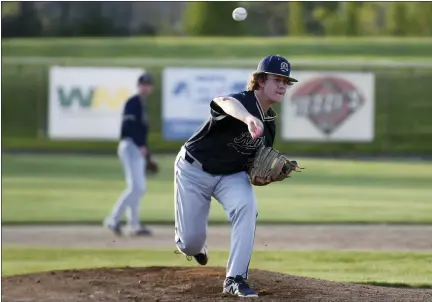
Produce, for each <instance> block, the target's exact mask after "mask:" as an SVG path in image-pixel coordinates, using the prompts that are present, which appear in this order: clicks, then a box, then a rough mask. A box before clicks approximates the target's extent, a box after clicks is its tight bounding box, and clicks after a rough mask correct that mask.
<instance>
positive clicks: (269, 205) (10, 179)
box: [2, 154, 432, 224]
mask: <svg viewBox="0 0 432 302" xmlns="http://www.w3.org/2000/svg"><path fill="white" fill-rule="evenodd" d="M158 159H159V161H160V163H161V169H162V172H161V173H160V174H159V175H157V176H156V177H151V178H150V179H149V184H148V193H147V195H146V196H145V198H144V199H143V201H142V218H143V220H145V221H147V222H167V223H171V222H172V221H173V179H172V176H173V161H174V157H173V156H160V157H158ZM300 164H301V165H302V166H304V167H306V170H304V172H302V173H296V174H295V175H294V176H293V178H291V179H289V180H287V181H285V182H281V183H275V184H272V185H269V186H267V187H259V188H256V193H257V196H258V202H259V222H261V223H284V222H298V223H307V222H335V223H338V222H348V223H352V222H359V223H361V222H365V223H372V222H399V223H432V202H431V201H432V189H431V188H430V185H431V183H432V163H425V162H419V163H401V162H393V163H391V162H381V163H378V162H360V161H336V160H318V159H306V158H305V159H300ZM124 185H125V184H124V180H123V174H122V170H121V166H120V163H119V161H118V160H117V158H116V157H109V156H60V155H56V156H55V155H10V154H4V155H3V160H2V189H3V192H2V222H3V224H5V223H6V224H7V223H24V222H25V223H36V222H88V223H97V224H99V223H101V221H102V220H103V218H104V217H105V216H106V215H107V214H108V213H109V212H110V210H111V207H112V206H113V204H114V202H115V201H116V199H117V197H118V196H119V194H120V193H121V191H122V190H123V188H124ZM212 204H213V206H212V209H211V216H210V220H211V222H224V221H226V216H225V213H224V212H223V210H222V207H221V206H219V205H218V204H217V202H214V203H212Z"/></svg>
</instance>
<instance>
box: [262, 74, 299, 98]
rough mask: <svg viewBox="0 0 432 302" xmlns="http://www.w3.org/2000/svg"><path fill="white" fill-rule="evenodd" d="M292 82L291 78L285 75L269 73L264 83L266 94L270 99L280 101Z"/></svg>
mask: <svg viewBox="0 0 432 302" xmlns="http://www.w3.org/2000/svg"><path fill="white" fill-rule="evenodd" d="M292 84H293V83H292V82H291V81H290V80H289V79H287V78H285V77H283V76H279V75H273V74H269V75H268V76H267V80H266V81H265V82H264V85H263V89H264V94H265V95H266V97H267V99H268V100H270V101H272V102H274V103H280V102H281V101H282V100H283V98H284V95H285V93H286V91H287V89H288V87H289V86H291V85H292Z"/></svg>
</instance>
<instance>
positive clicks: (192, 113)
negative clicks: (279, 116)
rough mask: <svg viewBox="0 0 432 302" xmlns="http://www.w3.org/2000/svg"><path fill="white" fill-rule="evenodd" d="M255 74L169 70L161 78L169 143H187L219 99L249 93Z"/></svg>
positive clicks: (163, 114) (165, 128)
mask: <svg viewBox="0 0 432 302" xmlns="http://www.w3.org/2000/svg"><path fill="white" fill-rule="evenodd" d="M253 71H254V70H251V69H226V68H166V69H165V70H164V71H163V75H162V120H163V125H162V128H163V130H162V131H163V135H164V138H165V139H166V140H186V139H188V138H189V137H190V136H191V135H192V134H193V133H194V132H195V131H196V130H197V129H198V127H199V126H200V125H201V124H202V123H203V122H204V121H205V120H206V119H207V118H208V117H209V116H210V105H209V104H210V102H211V100H212V99H214V98H216V97H218V96H224V95H228V94H230V93H235V92H240V91H243V90H245V89H246V85H247V83H248V81H249V77H250V75H251V73H252V72H253Z"/></svg>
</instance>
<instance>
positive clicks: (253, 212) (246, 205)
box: [229, 199, 257, 220]
mask: <svg viewBox="0 0 432 302" xmlns="http://www.w3.org/2000/svg"><path fill="white" fill-rule="evenodd" d="M239 216H250V217H254V218H255V217H256V216H257V206H256V203H255V202H253V201H251V200H246V199H239V200H238V201H237V202H236V206H235V207H234V209H233V210H232V211H231V212H230V213H229V218H230V219H231V220H233V219H235V218H236V217H239Z"/></svg>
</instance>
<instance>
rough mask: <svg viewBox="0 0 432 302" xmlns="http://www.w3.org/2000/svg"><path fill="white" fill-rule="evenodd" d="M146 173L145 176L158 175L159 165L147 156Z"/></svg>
mask: <svg viewBox="0 0 432 302" xmlns="http://www.w3.org/2000/svg"><path fill="white" fill-rule="evenodd" d="M146 173H147V174H157V173H159V164H158V163H157V162H156V160H155V159H154V158H153V157H152V156H150V155H147V164H146Z"/></svg>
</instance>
